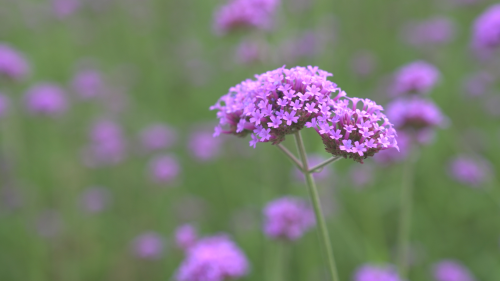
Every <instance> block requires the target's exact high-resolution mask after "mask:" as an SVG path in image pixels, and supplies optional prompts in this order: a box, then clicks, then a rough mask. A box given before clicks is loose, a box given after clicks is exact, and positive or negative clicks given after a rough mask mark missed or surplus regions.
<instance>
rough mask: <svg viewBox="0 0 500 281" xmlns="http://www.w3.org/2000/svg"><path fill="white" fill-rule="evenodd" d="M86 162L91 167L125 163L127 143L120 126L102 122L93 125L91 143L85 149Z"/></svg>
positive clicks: (108, 121) (111, 122)
mask: <svg viewBox="0 0 500 281" xmlns="http://www.w3.org/2000/svg"><path fill="white" fill-rule="evenodd" d="M83 152H84V155H83V157H84V162H85V164H86V165H88V166H90V167H96V166H103V165H114V164H118V163H119V162H121V161H123V159H124V158H125V154H126V143H125V140H124V137H123V133H122V129H121V127H120V125H119V124H117V123H115V122H113V121H111V120H100V121H98V122H96V123H94V124H93V125H92V128H91V131H90V143H89V144H88V145H87V147H86V148H85V149H84V151H83Z"/></svg>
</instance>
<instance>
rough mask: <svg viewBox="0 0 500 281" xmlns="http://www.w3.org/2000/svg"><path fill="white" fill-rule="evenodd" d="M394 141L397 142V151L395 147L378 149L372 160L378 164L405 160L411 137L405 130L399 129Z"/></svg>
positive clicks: (408, 151)
mask: <svg viewBox="0 0 500 281" xmlns="http://www.w3.org/2000/svg"><path fill="white" fill-rule="evenodd" d="M396 141H397V142H398V147H399V151H398V150H397V149H396V148H391V149H386V150H384V151H380V152H379V153H377V154H375V156H373V160H375V162H377V163H380V164H393V163H398V162H401V161H403V160H405V159H406V157H408V155H409V153H410V145H411V138H410V136H409V135H408V134H407V133H405V131H402V130H400V131H398V135H397V137H396Z"/></svg>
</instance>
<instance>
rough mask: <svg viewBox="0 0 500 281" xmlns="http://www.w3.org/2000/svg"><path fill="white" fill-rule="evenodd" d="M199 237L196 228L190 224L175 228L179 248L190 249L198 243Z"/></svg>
mask: <svg viewBox="0 0 500 281" xmlns="http://www.w3.org/2000/svg"><path fill="white" fill-rule="evenodd" d="M197 239H198V235H197V232H196V228H195V227H194V226H192V225H190V224H183V225H181V226H179V227H178V228H177V229H176V230H175V244H176V246H177V248H179V249H182V250H185V251H186V250H188V249H189V248H191V247H192V246H193V245H195V244H196V240H197Z"/></svg>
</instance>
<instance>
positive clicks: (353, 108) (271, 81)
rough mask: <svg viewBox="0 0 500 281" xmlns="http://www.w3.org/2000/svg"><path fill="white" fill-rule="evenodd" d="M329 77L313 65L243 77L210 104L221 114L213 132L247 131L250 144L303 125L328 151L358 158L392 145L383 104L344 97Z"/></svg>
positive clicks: (277, 138)
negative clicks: (214, 102)
mask: <svg viewBox="0 0 500 281" xmlns="http://www.w3.org/2000/svg"><path fill="white" fill-rule="evenodd" d="M328 76H332V74H331V73H328V72H326V71H323V70H320V69H318V67H312V66H308V67H307V68H305V67H295V68H291V69H286V68H285V67H284V66H283V67H282V68H278V69H276V70H273V71H268V72H266V73H264V74H261V75H256V80H246V81H243V82H242V83H240V84H238V85H236V86H235V87H232V88H230V90H229V93H228V94H226V95H224V96H222V97H221V98H220V99H219V101H218V102H217V103H216V104H215V105H214V106H212V107H211V108H210V109H212V110H218V113H217V116H218V118H219V119H220V120H219V125H218V126H217V127H216V128H215V133H214V136H218V135H219V134H221V133H225V134H234V135H237V136H246V135H247V134H249V133H251V137H252V140H251V141H250V146H253V147H255V146H256V144H257V143H259V142H272V143H273V144H278V143H280V142H282V141H283V140H284V139H285V135H288V134H293V133H295V132H297V131H299V130H301V129H302V128H303V127H304V126H305V127H308V128H314V129H315V130H316V131H317V132H318V134H319V135H320V136H321V137H322V139H323V143H324V144H325V148H326V151H328V152H329V153H331V154H333V155H336V156H342V157H344V158H352V159H354V160H355V161H358V162H361V163H362V161H363V159H366V158H367V157H368V156H373V155H374V154H375V153H376V152H378V151H380V150H384V149H388V148H391V147H396V148H397V142H396V139H395V136H396V132H395V130H394V129H393V128H392V126H393V125H392V124H391V123H390V122H389V120H388V119H387V117H386V116H385V115H384V114H382V113H381V111H382V109H383V108H382V107H381V106H379V105H377V104H376V103H375V102H373V101H371V100H369V99H359V98H347V97H346V93H345V92H344V91H342V90H341V89H340V88H339V87H337V85H336V84H335V83H333V82H331V81H329V80H327V77H328ZM332 94H333V95H335V97H333V98H332V96H333V95H332ZM358 104H362V106H360V107H361V108H357V106H358ZM223 126H224V127H225V128H224V129H223Z"/></svg>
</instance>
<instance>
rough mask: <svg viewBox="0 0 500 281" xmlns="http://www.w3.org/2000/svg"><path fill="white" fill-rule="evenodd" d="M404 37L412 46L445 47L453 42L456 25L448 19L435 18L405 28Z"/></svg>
mask: <svg viewBox="0 0 500 281" xmlns="http://www.w3.org/2000/svg"><path fill="white" fill-rule="evenodd" d="M403 36H404V38H405V40H406V42H408V43H409V44H411V45H414V46H427V45H443V44H446V43H449V42H450V41H451V40H453V38H454V36H455V23H454V22H453V21H451V20H450V19H449V18H446V17H434V18H431V19H428V20H424V21H421V22H413V23H410V24H409V25H407V26H405V27H404V29H403Z"/></svg>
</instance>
